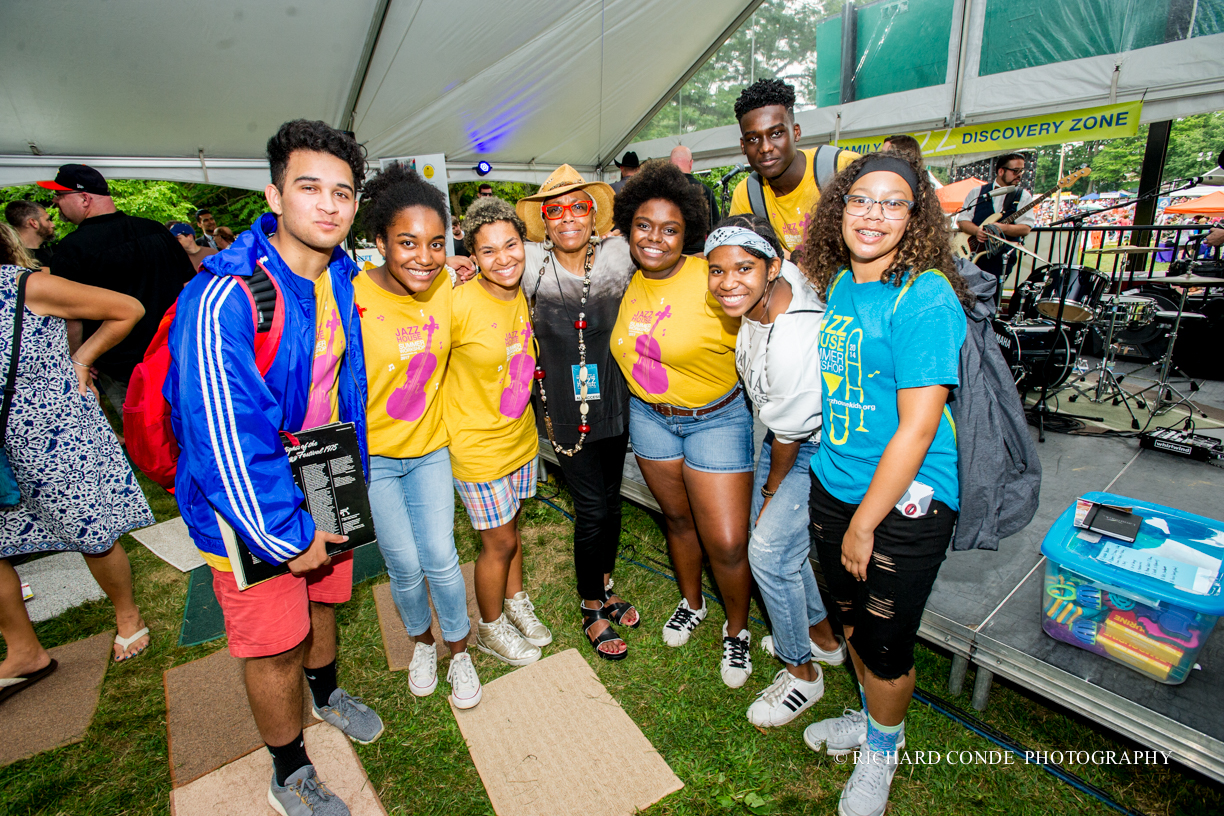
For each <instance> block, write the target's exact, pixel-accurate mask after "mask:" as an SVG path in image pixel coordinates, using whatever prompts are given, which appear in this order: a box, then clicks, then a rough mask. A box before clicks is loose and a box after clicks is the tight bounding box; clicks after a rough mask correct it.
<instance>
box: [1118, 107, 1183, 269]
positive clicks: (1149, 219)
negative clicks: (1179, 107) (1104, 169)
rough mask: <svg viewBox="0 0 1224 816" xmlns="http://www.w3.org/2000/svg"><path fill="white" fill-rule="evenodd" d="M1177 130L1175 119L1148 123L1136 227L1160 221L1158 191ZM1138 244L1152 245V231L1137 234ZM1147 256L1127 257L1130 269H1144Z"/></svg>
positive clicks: (1133, 235)
mask: <svg viewBox="0 0 1224 816" xmlns="http://www.w3.org/2000/svg"><path fill="white" fill-rule="evenodd" d="M1172 132H1173V121H1172V120H1171V119H1166V120H1165V121H1163V122H1152V123H1151V124H1150V125H1148V137H1147V146H1146V147H1145V148H1144V150H1143V165H1142V167H1141V169H1140V170H1139V191H1138V193H1137V194H1136V196H1137V199H1138V203H1137V204H1136V205H1135V221H1134V224H1135V226H1143V225H1148V224H1155V223H1156V191H1157V190H1159V189H1160V182H1161V181H1162V180H1163V176H1164V165H1165V158H1166V157H1167V156H1168V154H1169V136H1170V135H1171V134H1172ZM1132 238H1133V239H1134V244H1135V246H1150V245H1151V243H1152V232H1151V230H1143V231H1141V232H1137V233H1133V234H1132ZM1146 263H1147V258H1146V257H1145V256H1143V255H1137V254H1136V255H1131V256H1130V258H1128V259H1127V268H1128V269H1130V271H1132V272H1139V271H1142V270H1143V267H1144V265H1145V264H1146Z"/></svg>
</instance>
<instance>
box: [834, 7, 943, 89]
mask: <svg viewBox="0 0 1224 816" xmlns="http://www.w3.org/2000/svg"><path fill="white" fill-rule="evenodd" d="M953 5H954V3H953V0H883V2H880V3H873V4H871V5H868V6H860V7H859V9H858V13H857V17H858V43H857V45H858V59H857V65H856V68H857V70H856V73H855V97H856V98H857V99H869V98H871V97H873V96H883V95H884V94H890V93H898V92H900V91H911V90H913V89H915V88H929V87H931V86H933V85H942V84H944V82H946V81H947V78H948V38H949V37H951V35H952V11H953Z"/></svg>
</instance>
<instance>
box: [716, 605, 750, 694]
mask: <svg viewBox="0 0 1224 816" xmlns="http://www.w3.org/2000/svg"><path fill="white" fill-rule="evenodd" d="M722 634H723V656H722V666H721V667H720V669H719V673H721V674H722V679H723V682H724V683H726V684H727V685H728V686H729V687H730V688H739V687H741V686H742V685H744V684H745V683H747V682H748V677H749V676H750V675H751V674H752V654H751V653H750V648H749V647H750V646H751V645H752V635H751V634H750V633H749V632H748V630H747V629H741V630H740V632H739V634H738V635H728V634H727V622H726V621H723V628H722Z"/></svg>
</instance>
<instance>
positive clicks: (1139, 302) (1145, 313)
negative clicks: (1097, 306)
mask: <svg viewBox="0 0 1224 816" xmlns="http://www.w3.org/2000/svg"><path fill="white" fill-rule="evenodd" d="M1159 309H1160V307H1159V306H1157V305H1156V301H1155V300H1154V299H1152V298H1150V297H1143V296H1141V295H1105V296H1104V297H1103V298H1101V313H1100V314H1099V315H1097V319H1096V321H1095V322H1096V324H1097V326H1098V327H1100V328H1101V329H1104V330H1106V331H1108V329H1109V321H1110V320H1111V319H1112V320H1113V321H1114V330H1115V331H1117V330H1119V329H1127V330H1129V331H1137V330H1139V329H1142V328H1143V327H1144V326H1147V325H1148V324H1149V323H1151V322H1152V321H1153V320H1155V319H1156V312H1157V311H1159Z"/></svg>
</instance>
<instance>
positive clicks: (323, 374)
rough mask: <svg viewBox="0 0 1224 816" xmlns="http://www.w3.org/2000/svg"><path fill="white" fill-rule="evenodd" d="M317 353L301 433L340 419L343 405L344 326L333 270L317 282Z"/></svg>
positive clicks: (312, 368) (315, 287)
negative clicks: (338, 395)
mask: <svg viewBox="0 0 1224 816" xmlns="http://www.w3.org/2000/svg"><path fill="white" fill-rule="evenodd" d="M314 296H315V350H314V364H313V365H312V366H311V368H310V398H309V400H308V401H307V403H306V418H305V419H304V420H303V421H302V430H306V429H308V428H317V427H319V426H320V425H327V424H328V423H331V422H337V421H339V419H340V404H339V402H338V401H337V399H336V384H337V382H338V380H339V378H338V376H337V375H338V374H339V373H340V360H341V359H342V358H343V357H344V349H345V340H344V325H343V324H342V323H341V322H340V311H339V309H337V308H336V297H335V295H333V294H332V287H331V270H328V269H325V270H323V274H322V275H320V276H319V277H318V278H316V279H315V282H314Z"/></svg>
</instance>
